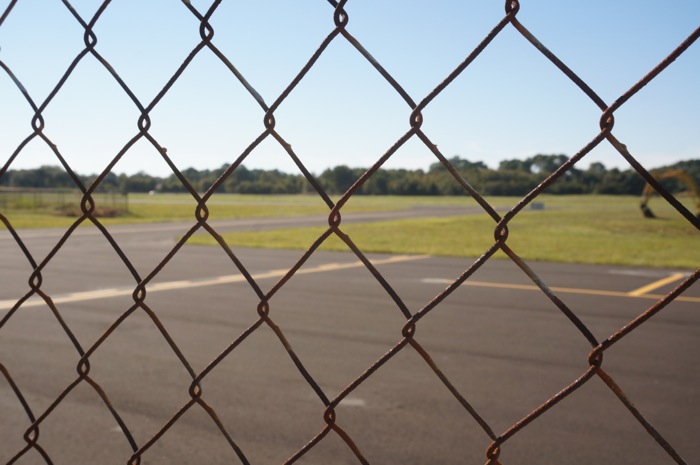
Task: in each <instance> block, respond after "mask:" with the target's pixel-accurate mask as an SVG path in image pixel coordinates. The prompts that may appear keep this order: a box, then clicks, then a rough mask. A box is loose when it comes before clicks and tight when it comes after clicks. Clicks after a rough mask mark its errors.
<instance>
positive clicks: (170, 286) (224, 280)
mask: <svg viewBox="0 0 700 465" xmlns="http://www.w3.org/2000/svg"><path fill="white" fill-rule="evenodd" d="M426 258H428V255H397V256H394V257H389V258H384V259H380V260H370V262H371V263H372V264H373V265H375V266H377V265H388V264H392V263H402V262H408V261H414V260H423V259H426ZM363 266H365V265H364V264H363V263H362V262H361V261H359V260H357V261H354V262H348V263H328V264H323V265H318V266H315V267H312V268H301V269H299V270H297V272H296V273H295V274H297V275H299V274H311V273H323V272H326V271H336V270H345V269H349V268H359V267H363ZM288 272H289V270H288V269H281V270H272V271H268V272H265V273H258V274H254V275H252V277H253V279H254V280H259V279H269V278H281V277H282V276H284V275H286V274H287V273H288ZM245 280H246V279H245V277H244V276H243V275H240V274H239V275H228V276H219V277H216V278H211V279H201V280H196V281H193V280H188V281H171V282H166V283H154V284H149V285H147V286H146V292H147V293H148V294H151V293H153V292H163V291H170V290H174V289H191V288H195V287H206V286H216V285H220V284H230V283H238V282H243V281H245ZM133 293H134V289H128V288H124V289H100V290H97V291H86V292H73V293H71V294H64V295H60V296H56V297H52V298H51V300H52V301H53V302H54V303H55V304H63V303H70V302H82V301H86V300H97V299H108V298H111V297H120V296H126V295H132V294H133ZM15 304H17V301H16V300H0V310H9V309H11V308H12V307H14V306H15ZM41 305H45V303H44V300H43V299H42V298H40V297H33V298H31V299H29V300H27V301H26V302H24V303H23V304H22V308H25V307H38V306H41Z"/></svg>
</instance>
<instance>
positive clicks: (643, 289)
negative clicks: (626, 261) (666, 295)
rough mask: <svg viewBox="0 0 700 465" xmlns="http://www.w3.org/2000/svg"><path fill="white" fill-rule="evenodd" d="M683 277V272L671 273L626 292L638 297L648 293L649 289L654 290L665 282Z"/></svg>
mask: <svg viewBox="0 0 700 465" xmlns="http://www.w3.org/2000/svg"><path fill="white" fill-rule="evenodd" d="M683 278H685V275H684V274H683V273H676V274H672V275H671V276H668V277H666V278H664V279H659V280H658V281H654V282H653V283H650V284H647V285H646V286H643V287H640V288H639V289H635V290H634V291H631V292H628V294H629V295H630V296H632V297H639V296H641V295H644V294H648V293H650V292H651V291H655V290H657V289H658V288H660V287H663V286H665V285H667V284H671V283H675V282H676V281H680V280H681V279H683Z"/></svg>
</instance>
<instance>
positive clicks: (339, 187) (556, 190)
mask: <svg viewBox="0 0 700 465" xmlns="http://www.w3.org/2000/svg"><path fill="white" fill-rule="evenodd" d="M567 160H568V157H567V156H566V155H542V154H538V155H535V156H533V157H530V158H527V159H525V160H504V161H502V162H501V163H500V165H499V166H498V168H497V169H492V168H489V167H487V166H486V165H485V164H484V163H483V162H471V161H469V160H465V159H462V158H460V157H453V158H452V159H450V160H449V161H450V163H451V164H452V166H454V168H455V169H456V170H457V171H458V172H459V173H460V174H461V176H462V177H463V178H464V179H465V180H467V182H469V184H470V185H472V186H473V187H474V188H475V189H476V190H477V191H478V192H479V193H481V194H482V195H525V194H526V193H528V192H529V191H531V190H532V189H533V188H534V187H536V186H537V185H538V184H539V183H540V182H542V180H544V179H545V178H546V177H547V176H548V175H549V174H550V173H551V172H552V171H554V170H555V169H557V167H559V166H560V165H562V164H563V163H565V162H566V161H567ZM226 168H227V166H222V167H221V168H219V169H215V170H197V169H194V168H188V169H186V170H184V171H182V174H183V175H184V176H185V178H186V179H187V180H188V181H189V182H190V183H191V184H192V186H193V187H194V189H195V190H197V191H199V192H204V191H205V190H206V189H208V188H209V186H211V184H212V183H213V182H214V181H215V180H216V179H218V178H219V177H220V176H221V174H222V173H223V172H224V171H225V170H226ZM666 168H679V169H682V170H685V171H686V172H687V173H688V174H689V175H690V177H691V178H693V179H695V180H700V160H687V161H682V162H678V163H675V164H673V165H668V166H664V167H660V168H658V169H659V170H663V169H666ZM365 171H366V169H365V168H350V167H348V166H345V165H340V166H336V167H334V168H329V169H327V170H325V171H324V172H323V173H321V174H320V175H318V176H317V177H316V178H317V180H318V182H319V183H320V184H321V186H323V188H324V189H325V190H326V191H327V192H328V193H330V194H341V193H343V192H345V191H346V190H347V189H348V188H349V187H350V186H351V185H352V184H353V183H354V182H355V181H356V180H357V178H359V177H360V176H361V175H362V174H363V173H364V172H365ZM94 178H95V175H92V176H82V175H81V176H80V179H81V181H82V182H83V183H84V184H85V185H86V186H87V185H89V184H90V183H91V182H92V180H93V179H94ZM665 183H666V182H665ZM0 187H15V188H53V189H60V188H66V189H74V188H75V184H74V183H73V181H72V180H71V179H70V177H69V176H68V174H67V173H66V172H65V170H63V169H62V168H60V167H57V166H42V167H41V168H36V169H28V170H8V171H7V172H5V173H4V174H3V175H2V176H0ZM643 187H644V180H643V179H642V178H641V177H640V176H639V174H637V172H635V171H634V170H632V169H628V170H619V169H617V168H612V169H607V168H606V167H605V166H604V165H603V164H602V163H597V162H596V163H592V164H591V165H590V166H589V167H588V168H586V169H585V170H582V169H578V168H576V167H574V168H571V169H570V170H568V171H567V172H566V173H565V174H564V175H563V176H562V177H561V178H560V179H558V180H557V181H556V182H555V183H554V184H552V185H551V186H550V187H548V188H547V190H546V192H548V193H550V194H632V195H637V194H639V193H640V192H641V191H642V189H643ZM668 188H669V189H671V190H672V191H682V190H685V188H686V186H683V185H682V184H680V183H677V182H675V181H668ZM98 190H99V191H102V192H126V193H130V192H151V191H155V192H185V189H184V187H183V186H182V183H181V182H180V181H179V180H178V178H177V177H176V176H175V175H174V174H173V175H170V176H169V177H167V178H162V177H157V176H151V175H149V174H146V173H144V172H140V173H137V174H133V175H126V174H119V175H117V174H114V173H110V174H108V175H107V176H106V177H105V179H104V180H103V181H102V183H101V184H100V186H99V189H98ZM312 191H313V188H312V186H311V185H310V184H309V182H308V181H307V180H306V179H305V178H304V177H303V176H302V175H301V174H289V173H283V172H281V171H278V170H260V169H248V168H246V167H245V166H239V167H238V168H237V169H236V170H235V171H234V172H233V173H232V174H231V175H230V176H229V177H228V178H227V179H226V180H225V181H224V183H223V184H222V185H221V186H220V187H219V189H218V192H228V193H239V194H300V193H307V192H312ZM463 192H464V190H463V189H462V187H461V186H460V185H459V183H458V182H456V181H455V179H454V177H453V176H452V175H451V174H450V173H449V172H448V171H447V170H446V169H445V167H444V166H443V165H442V164H441V163H434V164H432V165H431V166H430V168H429V169H428V170H427V171H424V170H407V169H380V170H379V171H377V172H376V173H375V174H374V175H373V176H371V177H370V178H369V179H368V180H367V182H366V183H365V184H364V185H363V186H362V188H361V189H360V191H359V193H360V194H367V195H458V194H462V193H463Z"/></svg>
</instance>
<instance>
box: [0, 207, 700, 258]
mask: <svg viewBox="0 0 700 465" xmlns="http://www.w3.org/2000/svg"><path fill="white" fill-rule="evenodd" d="M487 200H488V201H489V202H490V203H491V204H492V205H494V206H496V207H499V208H510V207H512V206H513V205H514V204H515V203H516V202H517V201H518V200H519V199H517V198H509V197H494V198H487ZM537 202H541V203H543V204H544V206H545V208H544V209H543V210H532V209H529V208H528V209H525V210H523V211H522V212H521V213H520V214H518V215H517V216H516V217H515V218H514V219H513V220H512V221H511V222H510V223H509V236H508V241H507V244H508V245H509V246H510V247H511V248H512V249H513V250H514V251H515V252H516V253H518V254H519V255H520V256H522V257H523V258H525V259H528V260H543V261H558V262H573V263H600V264H615V265H638V266H652V267H665V268H684V269H695V268H697V267H698V266H700V232H699V231H698V230H697V229H696V228H695V227H693V226H692V225H691V224H689V223H688V221H687V220H685V219H684V218H683V217H681V216H680V215H679V214H678V213H677V212H675V210H673V209H672V208H671V207H669V206H667V205H666V203H665V202H664V201H662V200H661V199H654V200H653V201H652V202H651V203H650V206H651V208H652V210H654V212H655V213H656V214H657V216H658V217H659V218H657V219H654V220H650V219H647V218H644V217H643V216H642V214H641V212H640V211H639V199H638V198H637V197H626V196H592V195H591V196H547V195H544V196H541V197H540V198H538V199H537ZM207 205H208V208H209V211H210V216H209V218H210V219H211V220H216V219H229V218H254V217H276V216H304V215H314V214H327V213H328V206H327V205H325V203H323V201H322V200H321V199H320V198H318V197H313V196H246V195H221V196H215V197H214V198H212V199H211V200H210V201H209V202H208V203H207ZM431 205H433V206H444V205H465V206H472V205H476V202H475V201H474V200H473V199H470V198H464V197H389V196H386V197H384V196H377V197H370V196H365V197H362V196H358V197H354V198H352V199H351V200H350V201H349V202H348V203H347V204H346V205H345V206H344V207H343V210H342V211H343V212H345V213H348V212H367V211H389V210H400V209H409V208H412V207H414V206H431ZM688 207H689V208H691V207H692V206H691V205H688ZM195 209H196V203H195V202H194V200H192V199H191V197H188V196H186V195H157V196H147V195H141V196H133V195H132V196H130V202H129V214H128V215H126V216H122V217H118V218H104V219H101V220H100V221H102V222H103V223H104V224H106V225H111V224H119V223H145V222H160V221H193V222H194V220H195V217H194V212H195ZM691 211H692V210H691ZM2 213H3V214H5V215H6V216H7V217H8V218H9V219H10V221H11V222H12V224H13V226H14V227H16V228H27V227H35V228H36V227H44V228H45V227H67V226H68V225H70V224H71V223H72V222H73V221H75V218H68V217H58V216H55V215H50V214H46V213H37V212H34V213H30V212H26V211H8V212H2ZM494 227H495V222H494V220H493V219H491V218H490V217H489V216H487V215H486V214H477V215H465V216H460V217H450V218H426V219H416V220H402V221H386V222H379V223H367V224H348V225H341V230H342V231H343V232H344V233H346V234H348V235H349V236H350V238H351V240H352V241H353V242H354V243H356V244H357V245H358V246H359V247H360V249H361V250H363V251H364V252H386V253H401V254H406V253H408V254H430V255H446V256H458V257H476V256H479V255H481V254H483V253H484V252H485V251H486V250H487V249H488V248H489V247H490V246H491V245H493V243H494V238H493V237H494ZM324 231H325V228H324V227H319V228H298V229H288V230H274V231H263V232H250V233H243V232H241V233H229V234H226V235H225V236H224V238H225V240H226V241H227V243H229V244H230V245H231V246H233V247H265V248H287V249H307V248H308V247H309V246H310V245H311V244H312V243H313V242H314V240H316V238H318V237H319V236H320V235H321V234H322V233H323V232H324ZM190 243H191V244H211V245H214V244H216V242H215V241H214V239H213V238H211V237H210V236H208V235H206V234H202V235H197V236H195V237H193V238H191V239H190ZM321 248H322V249H324V250H348V248H347V245H345V244H344V243H343V242H342V241H341V240H340V239H338V238H337V237H335V236H331V237H330V238H329V239H328V240H327V241H326V242H325V243H324V244H323V245H322V247H321ZM497 256H501V257H504V255H503V254H501V253H500V252H499V254H497Z"/></svg>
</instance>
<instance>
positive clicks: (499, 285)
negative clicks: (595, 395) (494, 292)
mask: <svg viewBox="0 0 700 465" xmlns="http://www.w3.org/2000/svg"><path fill="white" fill-rule="evenodd" d="M423 282H426V283H436V284H452V282H453V281H450V280H449V279H424V280H423ZM462 286H471V287H486V288H498V289H513V290H518V291H539V292H542V290H541V289H540V288H539V287H537V286H535V285H532V284H507V283H492V282H484V281H469V280H467V281H465V282H464V283H462ZM658 287H659V286H657V288H658ZM550 289H551V290H552V291H553V292H558V293H560V294H584V295H594V296H607V297H627V298H636V299H652V300H659V299H661V298H663V297H665V296H664V295H662V294H647V293H643V294H632V293H630V292H617V291H604V290H600V289H578V288H570V287H550ZM674 301H678V302H700V297H689V296H682V295H681V296H678V297H676V298H675V299H674Z"/></svg>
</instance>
